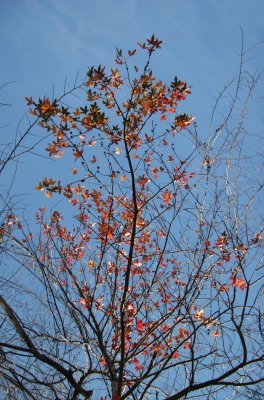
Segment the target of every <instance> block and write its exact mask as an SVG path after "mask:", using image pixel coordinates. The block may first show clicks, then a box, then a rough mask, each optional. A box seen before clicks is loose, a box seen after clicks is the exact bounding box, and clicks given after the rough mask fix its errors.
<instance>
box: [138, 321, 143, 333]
mask: <svg viewBox="0 0 264 400" xmlns="http://www.w3.org/2000/svg"><path fill="white" fill-rule="evenodd" d="M137 330H138V331H140V332H143V331H144V324H143V322H142V321H137Z"/></svg>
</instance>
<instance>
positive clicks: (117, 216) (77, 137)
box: [0, 35, 264, 400]
mask: <svg viewBox="0 0 264 400" xmlns="http://www.w3.org/2000/svg"><path fill="white" fill-rule="evenodd" d="M161 44H162V42H161V41H159V40H158V39H157V38H155V37H154V35H153V36H152V37H151V38H150V39H148V40H147V41H146V43H143V44H142V43H141V44H139V48H140V49H142V50H143V51H144V52H145V53H146V54H147V58H146V63H145V65H144V67H143V69H142V70H141V69H140V68H139V67H137V66H135V67H131V66H130V65H131V60H132V61H133V60H134V59H135V57H137V53H136V50H130V51H128V56H127V57H126V56H125V55H124V54H123V52H122V51H121V50H117V55H116V59H115V63H116V64H117V66H116V67H115V68H114V69H111V70H110V72H107V71H106V69H105V68H104V67H102V66H99V67H98V68H95V67H92V68H90V69H89V71H88V73H87V76H86V77H85V80H84V82H83V83H82V84H81V85H78V86H76V85H75V87H74V90H72V91H70V93H71V94H72V93H73V94H75V95H76V97H75V99H76V100H75V99H74V101H73V102H71V104H70V101H71V100H70V99H68V105H66V104H65V102H66V99H65V96H64V99H63V102H62V101H61V99H60V100H56V99H49V98H44V99H41V100H39V101H38V102H37V101H34V100H33V99H32V98H27V102H28V105H29V107H30V110H29V112H30V113H31V114H32V115H33V116H34V117H35V118H36V119H37V123H38V125H39V126H40V127H41V128H42V129H43V130H44V131H46V132H47V133H48V135H49V143H48V145H47V148H46V151H47V152H48V155H49V156H50V157H53V158H62V160H61V161H60V165H62V166H63V169H64V172H63V174H61V176H60V174H59V177H58V179H57V178H55V177H45V178H44V179H43V180H41V181H40V183H39V184H38V186H37V190H39V191H42V192H44V193H45V195H46V196H47V197H48V198H50V197H54V196H59V198H60V199H61V202H60V203H59V207H60V208H59V209H56V210H55V209H52V210H51V211H48V210H45V209H44V208H41V209H39V210H37V212H36V226H35V227H34V226H33V227H32V226H31V227H29V226H28V225H27V224H25V223H23V221H22V220H21V219H20V218H19V217H18V216H17V215H15V214H14V213H12V212H10V213H8V215H7V217H6V219H5V221H4V222H3V224H2V227H1V231H0V233H1V237H2V239H1V240H2V248H3V249H4V257H5V259H4V262H6V263H7V262H8V260H9V263H10V262H11V263H12V264H13V268H18V267H19V268H20V269H21V271H22V273H23V280H19V282H18V281H17V280H16V279H14V280H12V279H11V280H9V281H8V282H5V285H4V286H3V287H4V291H3V293H2V294H1V296H0V306H1V314H2V323H1V341H0V346H1V367H0V371H1V374H0V387H1V390H2V394H3V396H5V398H8V399H22V398H24V399H39V398H45V399H81V398H84V399H102V400H103V399H113V400H118V399H126V398H127V399H133V400H135V399H166V400H176V399H187V398H189V399H190V398H196V397H199V396H200V397H201V398H205V399H223V398H226V399H230V398H241V399H242V398H253V397H254V398H255V399H257V398H260V396H261V390H263V379H264V378H263V371H262V368H261V363H262V362H263V360H264V354H263V338H264V337H263V308H262V307H263V306H262V305H261V298H262V296H263V286H262V285H263V266H262V264H261V260H262V252H261V250H262V230H261V227H260V220H261V216H260V215H259V204H260V201H261V197H260V192H261V189H262V186H263V185H261V184H260V183H259V182H258V178H259V176H261V171H260V163H259V158H260V157H259V156H258V155H255V157H253V156H252V154H251V152H250V151H251V150H250V151H249V149H246V151H244V149H243V144H244V145H245V146H247V145H248V137H247V135H246V131H245V129H244V125H243V124H244V120H245V116H246V112H247V104H248V101H249V100H250V98H251V93H252V91H253V89H254V87H255V85H256V83H257V81H258V79H259V76H256V75H253V76H250V75H249V74H248V73H247V74H246V78H247V85H246V88H247V89H248V91H247V95H246V96H245V102H244V103H243V107H242V108H241V110H242V111H241V110H240V114H239V116H238V118H237V119H236V120H235V119H234V118H235V117H234V116H236V114H235V113H236V111H237V109H236V104H237V103H236V102H237V101H238V98H239V93H240V90H241V88H242V87H243V88H244V87H245V74H244V72H243V69H242V66H243V54H244V53H243V49H242V52H241V69H240V73H239V76H238V79H237V81H236V91H235V93H236V95H235V97H234V98H233V99H232V103H231V105H230V108H229V112H228V114H227V116H226V117H224V119H223V121H222V122H221V123H220V124H219V125H218V127H217V129H216V130H215V131H214V132H213V133H212V134H211V135H210V136H209V138H208V139H206V141H205V140H204V138H203V139H201V138H200V137H199V135H198V132H197V126H196V124H195V123H194V118H193V117H191V116H189V115H188V114H187V113H179V112H178V106H179V104H180V103H181V102H182V101H184V100H185V98H186V97H187V96H188V95H189V94H190V87H189V86H188V85H187V84H186V82H184V81H182V80H179V79H178V78H177V77H175V78H174V79H173V80H172V82H170V83H169V84H164V83H163V82H162V81H161V80H159V79H157V78H155V77H154V75H153V73H152V70H151V68H150V65H151V59H152V55H153V53H154V52H155V51H156V50H157V49H159V48H160V47H161ZM226 91H227V87H226V88H225V89H224V92H226ZM224 92H222V93H220V95H219V99H220V98H222V97H223V94H224ZM77 95H78V97H77ZM83 95H84V96H85V98H83ZM66 98H67V97H66ZM77 102H78V104H76V103H77ZM217 104H218V103H216V107H217ZM63 159H65V163H64V164H63ZM249 162H250V165H251V168H252V166H253V165H254V166H255V168H259V171H258V175H257V176H256V179H254V177H252V173H251V171H248V163H249ZM66 169H67V171H69V170H70V174H68V172H65V170H66ZM252 396H253V397H252Z"/></svg>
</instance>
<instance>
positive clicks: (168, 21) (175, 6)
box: [0, 0, 264, 193]
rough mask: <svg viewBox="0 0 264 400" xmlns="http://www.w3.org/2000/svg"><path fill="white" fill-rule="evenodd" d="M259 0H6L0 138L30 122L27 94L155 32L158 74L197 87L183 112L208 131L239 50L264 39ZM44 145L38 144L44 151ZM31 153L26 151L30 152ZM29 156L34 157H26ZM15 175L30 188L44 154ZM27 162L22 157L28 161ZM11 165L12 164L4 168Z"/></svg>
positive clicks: (257, 51)
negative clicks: (158, 48) (159, 45)
mask: <svg viewBox="0 0 264 400" xmlns="http://www.w3.org/2000/svg"><path fill="white" fill-rule="evenodd" d="M263 15H264V1H262V0H251V1H248V0H163V1H160V0H159V1H158V0H153V1H150V0H96V1H95V0H94V1H91V0H76V1H72V0H42V1H40V0H9V1H3V0H2V1H1V14H0V50H1V55H2V56H1V59H0V71H1V83H2V84H3V83H5V82H10V81H15V82H14V83H12V84H10V85H8V86H6V87H5V88H4V89H2V90H1V92H0V102H3V103H10V104H11V107H8V106H6V107H1V109H0V118H1V123H0V126H3V125H7V126H6V127H5V128H2V129H0V143H6V142H8V141H10V140H11V139H12V138H13V137H14V134H15V132H16V128H17V126H18V124H19V122H20V121H21V118H22V122H20V132H23V129H25V127H26V126H27V121H26V117H25V115H26V110H27V109H26V104H25V100H24V96H32V97H33V98H38V97H43V96H44V95H47V96H50V95H52V91H53V88H54V91H55V96H56V95H59V94H60V93H61V92H62V89H63V85H64V81H65V77H66V76H67V82H68V85H69V87H70V86H71V85H72V83H73V82H74V79H75V77H76V75H77V74H78V73H79V74H80V75H83V74H84V73H85V71H86V68H87V67H88V66H91V65H98V64H103V65H106V66H111V65H112V60H113V58H114V55H115V47H118V48H123V49H132V48H134V47H135V43H136V42H137V41H143V40H144V39H145V38H146V37H149V36H150V35H151V34H152V33H155V35H157V36H158V38H159V39H162V40H164V45H163V50H162V53H159V54H157V56H156V58H155V60H154V69H155V72H156V73H158V75H159V76H160V77H161V78H162V79H163V80H164V81H166V80H167V81H170V79H171V78H173V77H174V76H175V75H177V76H178V77H180V78H181V79H183V80H186V81H187V82H188V84H191V85H192V95H191V96H190V97H189V99H188V101H186V104H185V106H184V107H185V108H186V109H185V111H188V112H189V113H190V114H193V115H195V116H196V121H197V123H198V125H199V127H200V130H204V131H206V130H207V129H209V122H210V113H211V111H212V107H213V104H214V99H215V97H216V95H217V91H218V90H221V89H222V88H223V86H224V85H225V84H226V83H228V82H229V81H230V80H231V79H232V78H233V77H234V76H235V75H236V73H237V71H238V66H239V52H240V49H241V29H240V27H241V28H242V29H243V32H244V47H245V48H250V47H251V46H253V45H255V44H256V43H258V42H260V41H262V40H264V27H263ZM263 59H264V45H263V44H262V45H259V46H257V47H255V48H254V49H253V50H251V52H249V53H248V55H247V63H246V68H248V69H249V70H250V71H253V72H254V71H256V70H258V71H259V70H260V69H261V68H262V67H263ZM262 89H263V82H261V84H260V87H259V92H257V93H256V94H255V97H254V102H253V104H252V114H251V119H252V124H251V126H254V129H256V130H258V129H259V128H258V125H257V122H256V120H257V118H259V115H260V114H261V112H262V111H261V110H262V109H263V98H261V93H263V90H262ZM40 151H41V150H40ZM27 157H28V156H27ZM28 160H30V161H29V162H28ZM21 161H22V163H21V164H19V172H18V173H17V175H16V181H15V182H16V185H17V188H18V192H20V193H32V191H34V186H35V185H36V183H38V181H39V180H40V179H41V178H42V177H43V174H45V171H46V170H47V169H49V168H52V166H51V165H50V164H47V163H45V161H44V160H41V159H39V158H36V157H35V158H34V157H31V158H30V159H29V158H27V159H24V160H23V159H22V160H21ZM23 161H24V162H23ZM12 172H13V170H7V174H10V173H12Z"/></svg>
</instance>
